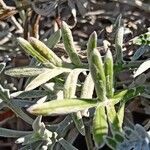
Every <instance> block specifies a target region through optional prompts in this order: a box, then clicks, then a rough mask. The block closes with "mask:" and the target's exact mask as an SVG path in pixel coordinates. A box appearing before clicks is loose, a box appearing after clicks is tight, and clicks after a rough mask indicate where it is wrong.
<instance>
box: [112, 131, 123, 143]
mask: <svg viewBox="0 0 150 150" xmlns="http://www.w3.org/2000/svg"><path fill="white" fill-rule="evenodd" d="M114 139H115V141H117V142H119V143H122V142H123V141H124V140H125V138H124V136H123V134H121V133H119V132H116V133H115V134H114Z"/></svg>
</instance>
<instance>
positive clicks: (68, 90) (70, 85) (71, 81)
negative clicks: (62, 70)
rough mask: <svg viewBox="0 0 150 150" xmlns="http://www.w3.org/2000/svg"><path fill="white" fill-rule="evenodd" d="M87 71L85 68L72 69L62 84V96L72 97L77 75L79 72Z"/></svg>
mask: <svg viewBox="0 0 150 150" xmlns="http://www.w3.org/2000/svg"><path fill="white" fill-rule="evenodd" d="M83 71H87V69H80V68H79V69H78V68H77V69H74V70H72V71H71V72H70V73H69V75H68V77H67V79H66V82H65V85H64V98H74V97H75V92H76V86H77V80H78V76H79V74H80V73H81V72H83Z"/></svg>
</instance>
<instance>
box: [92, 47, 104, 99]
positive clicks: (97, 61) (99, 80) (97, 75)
mask: <svg viewBox="0 0 150 150" xmlns="http://www.w3.org/2000/svg"><path fill="white" fill-rule="evenodd" d="M89 67H90V73H91V75H92V78H93V81H94V83H95V89H96V94H97V96H98V98H99V100H101V101H104V100H105V99H106V78H105V72H104V68H103V62H102V58H101V55H100V53H99V51H98V50H97V49H94V50H93V51H92V52H91V56H90V62H89Z"/></svg>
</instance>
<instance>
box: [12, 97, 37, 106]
mask: <svg viewBox="0 0 150 150" xmlns="http://www.w3.org/2000/svg"><path fill="white" fill-rule="evenodd" d="M11 101H13V104H14V105H16V106H18V107H20V108H27V107H29V106H31V105H33V104H35V101H29V100H22V99H11Z"/></svg>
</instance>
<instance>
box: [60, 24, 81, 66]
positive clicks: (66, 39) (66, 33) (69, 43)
mask: <svg viewBox="0 0 150 150" xmlns="http://www.w3.org/2000/svg"><path fill="white" fill-rule="evenodd" d="M61 31H62V39H63V43H64V46H65V50H66V52H67V53H68V55H69V57H70V59H71V61H72V63H73V64H75V65H76V66H82V62H81V60H80V58H79V56H78V54H77V51H76V48H75V45H74V42H73V37H72V33H71V30H70V29H69V26H68V25H67V23H65V22H64V21H63V22H62V27H61Z"/></svg>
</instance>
